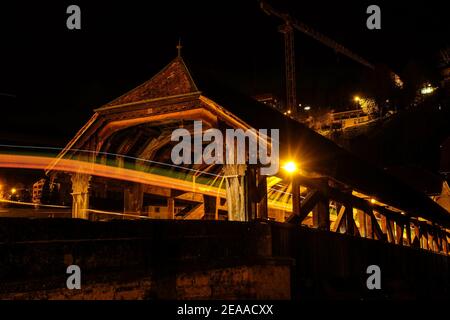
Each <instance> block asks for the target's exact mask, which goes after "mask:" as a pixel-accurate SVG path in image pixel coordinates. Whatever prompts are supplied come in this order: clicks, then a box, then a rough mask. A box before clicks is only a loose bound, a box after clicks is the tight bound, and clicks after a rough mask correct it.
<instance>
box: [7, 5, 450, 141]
mask: <svg viewBox="0 0 450 320" xmlns="http://www.w3.org/2000/svg"><path fill="white" fill-rule="evenodd" d="M269 3H271V4H272V6H274V7H275V8H279V9H280V10H283V9H285V10H289V12H290V13H291V14H292V15H293V16H295V17H296V18H297V19H298V20H299V21H302V22H304V23H306V24H308V25H310V26H312V27H314V28H315V29H317V30H318V31H320V32H322V33H324V34H325V35H327V36H329V37H331V38H333V39H334V40H336V41H338V42H340V43H342V44H344V45H345V46H346V47H348V48H349V49H351V50H352V51H354V52H355V53H357V54H359V55H361V56H362V57H364V58H366V59H367V60H369V61H370V62H372V63H381V64H386V65H387V66H389V68H391V69H392V70H393V71H395V72H397V73H399V74H400V75H401V74H402V72H403V71H404V70H405V68H406V67H407V66H408V64H410V63H411V62H414V63H417V64H419V65H420V66H423V68H424V69H423V70H425V72H426V73H427V74H429V75H430V77H431V78H432V76H433V72H434V71H435V70H434V68H435V66H436V57H435V55H436V54H437V51H438V50H439V49H440V48H443V47H444V46H445V45H448V32H449V22H448V20H449V19H448V16H447V15H448V11H447V10H446V6H445V1H426V2H420V3H416V2H411V1H385V2H380V1H377V2H373V1H371V2H368V1H320V0H316V1H269ZM70 4H78V5H79V6H80V7H81V11H82V29H81V30H80V31H74V30H68V29H67V28H66V19H67V16H68V15H67V14H66V13H65V11H66V8H67V6H68V5H70ZM370 4H378V5H379V6H380V7H381V15H382V18H381V19H382V29H381V30H368V29H367V28H366V19H367V16H368V15H367V14H366V12H365V11H366V8H367V6H368V5H370ZM1 6H4V4H2V5H1ZM2 15H3V16H2V17H1V18H2V19H1V20H2V24H3V25H2V26H1V29H0V35H1V39H2V49H1V60H0V69H1V73H0V93H1V94H0V106H1V110H2V118H3V121H2V125H1V128H0V140H1V141H2V142H15V143H20V144H27V143H29V144H35V145H54V146H62V145H64V144H65V143H66V142H67V141H68V140H69V139H70V138H71V137H72V136H73V135H74V134H75V132H76V131H77V130H78V129H79V128H80V127H81V126H82V125H83V124H84V122H85V121H86V120H87V119H88V118H89V117H90V116H91V114H92V110H93V109H94V108H97V107H100V106H101V105H103V104H105V103H107V102H109V101H111V100H112V99H113V98H115V97H117V96H119V95H121V94H123V93H124V92H126V91H127V90H129V89H131V88H133V87H135V86H137V85H139V84H140V83H142V82H143V81H145V80H147V79H149V78H150V77H151V76H152V75H154V74H155V73H156V72H157V71H159V70H160V69H161V68H162V67H164V66H165V65H166V64H167V63H168V62H169V61H170V60H171V59H173V58H174V57H175V56H176V49H175V46H176V43H177V41H178V39H179V38H181V41H182V45H183V46H184V47H183V50H182V55H183V57H184V59H185V60H186V62H187V63H188V65H193V66H195V67H196V68H200V69H205V70H209V71H211V72H213V73H214V74H215V75H216V76H217V78H218V79H221V80H224V81H225V82H227V83H228V84H230V85H232V86H233V87H235V88H236V89H237V90H239V91H242V92H244V93H247V94H250V95H253V94H258V93H268V92H271V93H274V94H276V95H278V96H280V97H283V95H284V89H283V79H284V78H283V66H284V61H283V58H284V52H283V41H282V35H281V34H280V33H278V32H277V26H278V25H279V24H280V21H279V20H277V19H276V18H274V17H269V16H267V15H266V14H265V13H264V12H262V11H261V10H260V9H259V4H258V1H256V0H255V1H254V0H247V1H176V2H171V1H161V2H157V1H142V0H140V1H131V0H128V1H114V2H113V1H79V0H75V1H58V2H54V3H52V2H45V3H44V2H42V1H34V2H32V3H31V2H30V3H23V2H19V3H16V5H15V6H14V7H8V8H6V7H3V10H2ZM295 41H296V43H295V45H296V63H297V81H298V82H297V87H298V100H299V102H304V103H309V104H312V105H313V106H336V107H337V106H342V105H345V104H346V103H348V101H349V100H350V98H351V96H352V94H354V93H355V92H360V91H364V79H365V77H366V76H367V73H368V72H369V70H368V69H367V68H365V67H363V66H361V65H358V64H357V63H355V62H353V61H351V60H349V59H347V58H346V57H343V56H339V55H336V54H335V53H334V52H333V50H332V49H330V48H327V47H325V46H323V45H322V44H319V43H318V42H316V41H315V40H313V39H310V38H308V37H307V36H305V35H303V34H301V33H298V32H297V33H296V35H295ZM446 41H447V42H446ZM194 78H195V74H194Z"/></svg>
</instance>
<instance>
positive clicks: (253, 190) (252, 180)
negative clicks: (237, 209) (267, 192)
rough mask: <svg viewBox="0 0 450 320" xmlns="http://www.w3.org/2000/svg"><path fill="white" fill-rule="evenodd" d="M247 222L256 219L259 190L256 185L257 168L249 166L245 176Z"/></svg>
mask: <svg viewBox="0 0 450 320" xmlns="http://www.w3.org/2000/svg"><path fill="white" fill-rule="evenodd" d="M244 183H245V189H244V198H245V208H246V210H245V221H252V220H255V219H256V210H257V199H258V189H257V185H256V167H255V166H252V165H247V169H246V170H245V176H244Z"/></svg>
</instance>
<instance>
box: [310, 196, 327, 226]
mask: <svg viewBox="0 0 450 320" xmlns="http://www.w3.org/2000/svg"><path fill="white" fill-rule="evenodd" d="M313 226H314V228H318V229H320V230H327V231H329V230H330V202H329V200H328V199H326V198H324V197H321V199H320V200H319V202H317V204H316V207H315V208H314V210H313Z"/></svg>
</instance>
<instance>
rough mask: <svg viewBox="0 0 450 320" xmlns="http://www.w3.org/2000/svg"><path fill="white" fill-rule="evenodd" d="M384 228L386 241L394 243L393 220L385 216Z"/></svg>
mask: <svg viewBox="0 0 450 320" xmlns="http://www.w3.org/2000/svg"><path fill="white" fill-rule="evenodd" d="M386 229H387V235H388V242H390V243H395V237H394V232H393V229H394V228H393V221H391V220H390V219H387V218H386Z"/></svg>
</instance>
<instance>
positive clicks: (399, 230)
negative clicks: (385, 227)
mask: <svg viewBox="0 0 450 320" xmlns="http://www.w3.org/2000/svg"><path fill="white" fill-rule="evenodd" d="M395 238H396V239H395V240H396V241H395V242H396V243H397V244H398V245H400V246H402V245H403V224H401V223H399V222H398V221H397V222H395Z"/></svg>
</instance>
